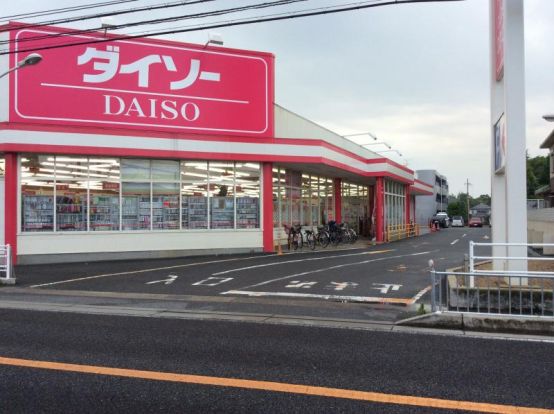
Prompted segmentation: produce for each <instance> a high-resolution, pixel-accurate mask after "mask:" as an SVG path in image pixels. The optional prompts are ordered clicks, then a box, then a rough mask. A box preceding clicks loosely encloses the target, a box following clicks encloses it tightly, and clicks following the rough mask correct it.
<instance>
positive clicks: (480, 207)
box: [470, 203, 491, 210]
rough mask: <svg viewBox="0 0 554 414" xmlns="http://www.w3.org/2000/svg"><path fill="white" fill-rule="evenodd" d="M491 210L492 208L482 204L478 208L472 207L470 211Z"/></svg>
mask: <svg viewBox="0 0 554 414" xmlns="http://www.w3.org/2000/svg"><path fill="white" fill-rule="evenodd" d="M490 208H491V207H490V206H488V205H486V204H483V203H480V204H477V205H476V206H473V207H471V208H470V210H485V209H490Z"/></svg>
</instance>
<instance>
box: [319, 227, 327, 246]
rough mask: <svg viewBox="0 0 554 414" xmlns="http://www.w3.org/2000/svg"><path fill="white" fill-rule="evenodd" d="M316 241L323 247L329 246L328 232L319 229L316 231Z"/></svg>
mask: <svg viewBox="0 0 554 414" xmlns="http://www.w3.org/2000/svg"><path fill="white" fill-rule="evenodd" d="M317 241H318V242H319V244H320V246H321V247H323V248H325V247H327V246H329V233H327V232H326V231H320V232H319V233H317Z"/></svg>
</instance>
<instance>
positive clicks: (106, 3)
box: [0, 0, 139, 23]
mask: <svg viewBox="0 0 554 414" xmlns="http://www.w3.org/2000/svg"><path fill="white" fill-rule="evenodd" d="M137 1H139V0H111V1H104V2H99V3H90V4H82V5H80V6H71V7H61V8H59V9H49V10H43V11H38V12H30V13H20V14H12V15H10V16H2V17H0V23H4V22H8V21H9V20H10V19H30V18H34V17H41V16H49V15H52V14H61V13H71V12H74V11H80V10H87V9H93V8H96V7H108V6H114V5H119V4H123V3H133V2H137Z"/></svg>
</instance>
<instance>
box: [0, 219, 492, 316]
mask: <svg viewBox="0 0 554 414" xmlns="http://www.w3.org/2000/svg"><path fill="white" fill-rule="evenodd" d="M487 237H488V229H446V230H442V231H440V232H437V233H431V234H427V235H424V236H421V237H418V238H414V239H408V240H402V241H398V242H393V243H388V244H381V245H375V246H373V245H370V244H369V243H368V242H367V241H365V242H359V243H358V244H357V245H355V246H339V247H338V248H333V247H328V248H327V249H318V250H316V251H314V252H312V251H308V250H306V249H303V250H302V251H298V252H294V253H290V254H284V255H282V256H279V255H275V254H273V255H264V254H254V255H229V256H209V257H208V256H207V257H194V258H179V259H164V260H143V261H137V260H135V261H110V262H90V263H78V264H59V265H43V266H40V265H36V266H19V267H17V269H16V272H17V281H18V283H17V285H16V287H4V288H2V289H0V298H1V299H2V301H3V302H4V303H7V302H18V301H19V302H24V303H27V304H29V303H30V302H35V303H36V302H38V303H52V304H54V305H56V306H62V305H68V306H77V305H83V306H109V307H132V308H146V309H150V308H155V309H165V310H167V311H175V310H177V311H183V310H187V311H193V312H199V311H206V312H232V313H248V314H261V315H286V316H293V317H299V316H300V317H308V318H324V319H340V320H363V321H377V322H387V323H393V322H395V321H398V320H400V319H404V318H406V317H408V316H410V315H413V314H414V312H415V310H416V307H417V306H418V304H419V303H421V302H425V301H426V300H427V299H426V298H427V297H428V290H429V283H430V282H429V273H428V271H429V268H428V261H429V259H433V260H434V262H435V266H436V267H437V269H441V268H442V269H445V268H448V267H453V266H457V265H460V264H461V263H462V260H463V256H464V254H465V253H467V251H468V241H469V240H474V241H483V240H486V239H487Z"/></svg>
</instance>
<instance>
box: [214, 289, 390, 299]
mask: <svg viewBox="0 0 554 414" xmlns="http://www.w3.org/2000/svg"><path fill="white" fill-rule="evenodd" d="M222 294H223V295H243V296H251V297H263V296H276V297H289V298H291V297H292V298H314V299H327V300H347V301H351V302H382V301H383V300H385V301H386V300H387V299H386V298H380V297H376V296H344V295H319V294H315V293H293V292H251V291H247V290H230V291H228V292H225V293H222Z"/></svg>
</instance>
